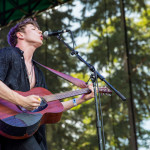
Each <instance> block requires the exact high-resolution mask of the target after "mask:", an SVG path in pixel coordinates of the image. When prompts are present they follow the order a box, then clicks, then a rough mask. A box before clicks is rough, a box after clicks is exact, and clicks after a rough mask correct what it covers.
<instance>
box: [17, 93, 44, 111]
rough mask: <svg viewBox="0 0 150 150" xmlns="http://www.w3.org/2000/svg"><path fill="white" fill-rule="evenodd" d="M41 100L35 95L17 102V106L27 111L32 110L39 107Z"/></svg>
mask: <svg viewBox="0 0 150 150" xmlns="http://www.w3.org/2000/svg"><path fill="white" fill-rule="evenodd" d="M40 103H41V99H40V97H39V96H37V95H29V96H27V97H23V98H22V99H21V100H20V101H19V105H20V106H22V107H23V108H25V109H27V110H30V111H31V110H34V109H37V108H38V107H39V106H40Z"/></svg>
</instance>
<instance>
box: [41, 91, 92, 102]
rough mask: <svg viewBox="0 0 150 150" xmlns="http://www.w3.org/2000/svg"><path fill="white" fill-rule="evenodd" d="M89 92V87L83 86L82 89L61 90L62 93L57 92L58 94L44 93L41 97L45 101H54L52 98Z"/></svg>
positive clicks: (56, 98)
mask: <svg viewBox="0 0 150 150" xmlns="http://www.w3.org/2000/svg"><path fill="white" fill-rule="evenodd" d="M87 93H90V89H89V88H84V89H80V90H76V91H67V92H63V93H58V94H52V95H46V96H43V98H44V99H45V100H46V101H47V102H50V101H54V100H58V99H59V100H60V99H65V98H68V97H73V96H77V95H81V94H87Z"/></svg>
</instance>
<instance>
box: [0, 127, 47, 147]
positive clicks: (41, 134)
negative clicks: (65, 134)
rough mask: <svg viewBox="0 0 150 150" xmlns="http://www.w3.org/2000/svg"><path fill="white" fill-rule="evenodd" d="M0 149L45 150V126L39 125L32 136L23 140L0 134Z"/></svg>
mask: <svg viewBox="0 0 150 150" xmlns="http://www.w3.org/2000/svg"><path fill="white" fill-rule="evenodd" d="M0 150H47V145H46V138H45V126H41V127H40V128H39V130H38V131H37V132H36V133H35V134H34V135H33V136H31V137H29V138H27V139H23V140H13V139H7V138H4V137H2V136H0Z"/></svg>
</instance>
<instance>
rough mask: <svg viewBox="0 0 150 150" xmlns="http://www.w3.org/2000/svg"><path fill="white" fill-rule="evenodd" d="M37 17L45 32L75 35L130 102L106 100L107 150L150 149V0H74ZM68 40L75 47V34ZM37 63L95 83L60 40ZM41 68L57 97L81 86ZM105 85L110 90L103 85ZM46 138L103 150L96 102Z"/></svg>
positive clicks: (48, 43) (53, 143)
mask: <svg viewBox="0 0 150 150" xmlns="http://www.w3.org/2000/svg"><path fill="white" fill-rule="evenodd" d="M36 18H37V21H38V23H39V25H40V26H41V30H42V31H46V30H52V31H55V30H60V29H66V28H67V29H70V30H71V31H73V34H74V38H75V42H76V47H75V49H76V50H78V51H79V54H80V55H82V56H83V57H84V58H85V59H86V60H87V62H89V63H91V64H92V65H94V66H95V68H96V69H97V71H98V72H99V73H100V74H102V75H103V76H104V77H105V78H106V80H107V81H108V82H109V83H110V84H112V85H113V86H114V87H115V88H116V89H117V90H119V91H120V92H121V93H122V94H123V95H124V96H125V97H126V98H127V101H125V102H123V101H122V100H121V99H120V98H119V97H118V96H117V95H116V94H115V93H113V95H112V96H111V97H110V96H102V97H101V103H102V104H101V105H102V111H103V124H104V133H105V141H106V144H105V149H106V150H134V149H136V146H137V147H138V149H140V148H144V149H145V150H146V149H148V148H149V146H150V140H149V136H150V130H149V129H147V128H145V127H144V125H143V123H144V122H145V120H147V119H149V118H150V104H149V99H148V97H149V94H150V69H149V68H150V61H149V60H150V3H149V1H148V0H147V1H146V0H124V1H123V0H98V1H97V0H86V1H85V0H83V1H80V0H73V1H70V2H69V3H66V4H64V5H62V6H59V7H57V9H52V10H47V11H46V12H43V13H41V14H40V15H38V16H37V17H36ZM9 29H10V27H9V28H4V29H3V30H1V34H0V43H1V45H0V47H1V48H2V47H4V46H8V44H7V39H6V35H7V32H8V31H9ZM4 37H5V38H4ZM63 39H64V40H65V41H66V42H67V43H68V44H69V45H70V46H72V40H71V35H70V34H69V33H64V34H63ZM34 59H35V60H38V61H39V62H40V63H42V64H45V65H47V66H49V67H51V68H53V69H56V70H58V71H61V72H64V73H67V74H71V75H72V76H74V77H78V78H79V79H82V80H84V81H87V80H88V79H89V76H90V71H89V69H88V68H87V67H86V66H85V65H84V64H83V63H81V62H79V61H78V59H77V58H76V57H72V56H71V55H70V50H69V49H67V48H66V47H65V46H64V45H63V44H62V43H61V42H59V40H58V39H57V38H56V37H50V38H48V39H47V40H45V41H44V44H43V46H42V47H41V48H39V49H38V50H37V52H36V53H35V56H34ZM41 69H42V70H43V72H44V74H45V77H46V81H47V85H48V88H49V90H50V91H51V92H52V93H59V92H63V91H67V90H71V89H72V90H73V89H76V88H77V87H75V86H73V85H72V84H70V83H68V82H66V81H64V80H63V79H60V78H59V77H57V76H56V75H54V74H52V73H50V72H48V71H46V70H45V69H43V68H41ZM99 85H100V86H105V84H104V83H103V82H102V81H99ZM135 132H136V134H135ZM46 134H47V141H48V148H49V150H72V149H75V150H85V149H86V150H98V141H97V128H96V115H95V102H94V99H93V100H90V101H87V102H86V103H84V104H82V105H79V106H77V107H75V108H73V109H72V110H69V111H67V112H65V113H63V116H62V119H61V121H60V122H59V123H57V124H51V125H47V132H46Z"/></svg>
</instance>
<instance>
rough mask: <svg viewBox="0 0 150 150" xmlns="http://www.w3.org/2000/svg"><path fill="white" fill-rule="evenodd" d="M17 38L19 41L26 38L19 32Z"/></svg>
mask: <svg viewBox="0 0 150 150" xmlns="http://www.w3.org/2000/svg"><path fill="white" fill-rule="evenodd" d="M16 36H17V37H18V39H23V38H24V34H23V33H22V32H17V33H16Z"/></svg>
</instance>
